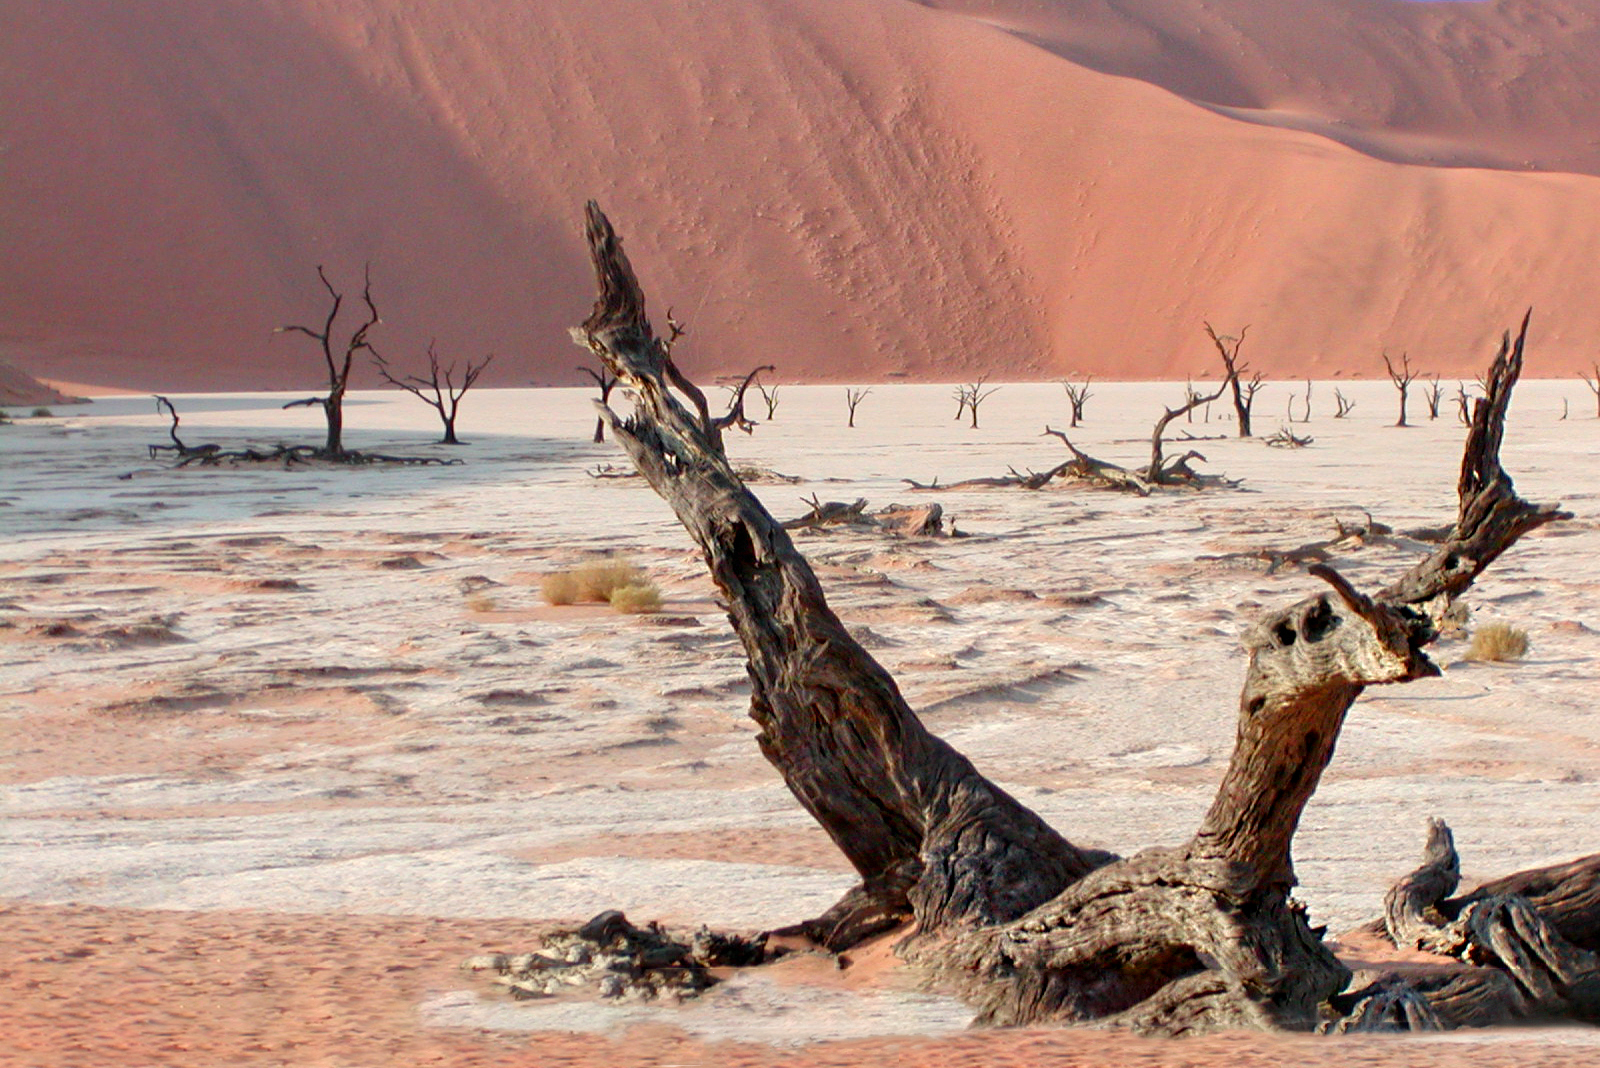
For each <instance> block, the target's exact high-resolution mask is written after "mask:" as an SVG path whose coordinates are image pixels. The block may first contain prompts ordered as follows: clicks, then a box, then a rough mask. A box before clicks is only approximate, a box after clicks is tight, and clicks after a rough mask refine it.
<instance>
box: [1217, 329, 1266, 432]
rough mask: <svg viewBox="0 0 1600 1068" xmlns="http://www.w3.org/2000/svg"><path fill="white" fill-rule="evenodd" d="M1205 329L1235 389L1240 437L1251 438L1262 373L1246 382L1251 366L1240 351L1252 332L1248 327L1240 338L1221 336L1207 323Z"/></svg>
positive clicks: (1235, 407) (1234, 409)
mask: <svg viewBox="0 0 1600 1068" xmlns="http://www.w3.org/2000/svg"><path fill="white" fill-rule="evenodd" d="M1205 328H1206V336H1207V337H1209V338H1210V339H1211V343H1212V344H1213V345H1215V346H1216V347H1217V355H1219V356H1221V357H1222V368H1223V371H1224V372H1225V373H1226V375H1227V381H1228V382H1229V383H1230V384H1231V385H1232V387H1233V411H1234V414H1235V415H1236V416H1238V419H1239V436H1240V437H1241V438H1247V437H1249V436H1250V405H1251V404H1252V403H1254V402H1255V396H1256V391H1257V390H1259V389H1260V388H1261V372H1259V371H1257V372H1256V373H1255V375H1254V376H1253V377H1252V378H1251V379H1250V380H1249V382H1245V381H1244V374H1245V372H1246V371H1248V370H1250V365H1249V364H1247V363H1244V362H1242V361H1241V360H1240V359H1239V349H1240V348H1242V347H1243V346H1244V336H1245V335H1246V334H1248V333H1249V332H1250V328H1249V327H1248V326H1246V327H1245V328H1244V329H1242V330H1240V331H1239V336H1238V337H1231V336H1229V335H1227V334H1221V335H1219V334H1218V333H1217V332H1216V331H1215V330H1213V329H1211V324H1210V323H1206V324H1205ZM1213 399H1214V398H1213Z"/></svg>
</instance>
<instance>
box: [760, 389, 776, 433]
mask: <svg viewBox="0 0 1600 1068" xmlns="http://www.w3.org/2000/svg"><path fill="white" fill-rule="evenodd" d="M756 392H757V393H759V394H760V395H761V403H762V404H764V405H766V406H767V422H769V423H770V422H772V421H773V420H774V419H776V418H777V416H778V387H777V386H773V387H772V388H771V389H768V388H767V387H766V386H764V385H762V384H761V383H760V382H757V383H756Z"/></svg>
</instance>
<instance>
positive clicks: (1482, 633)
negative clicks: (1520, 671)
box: [1467, 623, 1528, 661]
mask: <svg viewBox="0 0 1600 1068" xmlns="http://www.w3.org/2000/svg"><path fill="white" fill-rule="evenodd" d="M1527 654H1528V632H1527V631H1525V630H1523V629H1521V628H1520V627H1513V626H1512V625H1511V624H1509V623H1485V624H1483V625H1482V626H1479V627H1474V628H1473V630H1472V644H1471V645H1469V646H1468V647H1467V659H1468V660H1493V661H1504V660H1521V659H1522V658H1523V657H1524V656H1526V655H1527Z"/></svg>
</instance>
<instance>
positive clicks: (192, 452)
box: [149, 393, 222, 463]
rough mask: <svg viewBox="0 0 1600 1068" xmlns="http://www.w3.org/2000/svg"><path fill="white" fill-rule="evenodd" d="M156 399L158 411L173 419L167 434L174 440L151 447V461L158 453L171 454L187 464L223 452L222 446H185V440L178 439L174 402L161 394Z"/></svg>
mask: <svg viewBox="0 0 1600 1068" xmlns="http://www.w3.org/2000/svg"><path fill="white" fill-rule="evenodd" d="M154 397H155V399H156V411H158V412H160V411H165V412H166V413H167V415H169V416H171V417H172V425H171V426H169V427H167V434H168V435H169V436H170V437H171V438H172V444H171V445H151V446H149V449H150V459H152V460H154V459H155V458H156V454H157V453H162V452H171V453H176V454H177V455H178V457H179V458H180V459H182V460H183V461H184V462H185V463H186V462H187V461H189V460H192V459H196V458H198V457H202V456H213V455H215V454H216V453H217V452H219V451H221V449H222V446H221V445H212V444H207V445H185V444H184V443H183V439H182V438H180V437H178V409H176V408H174V407H173V406H172V401H170V400H168V399H167V398H166V397H163V396H162V395H161V394H159V393H156V394H154Z"/></svg>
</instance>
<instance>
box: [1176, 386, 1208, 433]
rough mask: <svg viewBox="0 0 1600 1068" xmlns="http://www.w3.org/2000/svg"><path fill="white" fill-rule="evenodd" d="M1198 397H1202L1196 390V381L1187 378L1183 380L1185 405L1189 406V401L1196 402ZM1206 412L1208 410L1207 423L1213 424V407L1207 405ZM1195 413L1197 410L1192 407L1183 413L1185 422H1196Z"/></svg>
mask: <svg viewBox="0 0 1600 1068" xmlns="http://www.w3.org/2000/svg"><path fill="white" fill-rule="evenodd" d="M1198 396H1200V393H1199V391H1198V390H1196V389H1195V388H1194V379H1192V378H1185V379H1184V380H1183V400H1184V403H1185V404H1187V403H1188V402H1189V401H1192V400H1194V399H1195V398H1196V397H1198ZM1205 410H1206V422H1208V423H1209V422H1211V405H1209V404H1206V405H1205ZM1194 413H1195V409H1194V408H1193V407H1192V406H1191V407H1190V408H1189V410H1188V411H1186V412H1184V413H1183V421H1184V422H1186V423H1192V422H1194Z"/></svg>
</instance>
